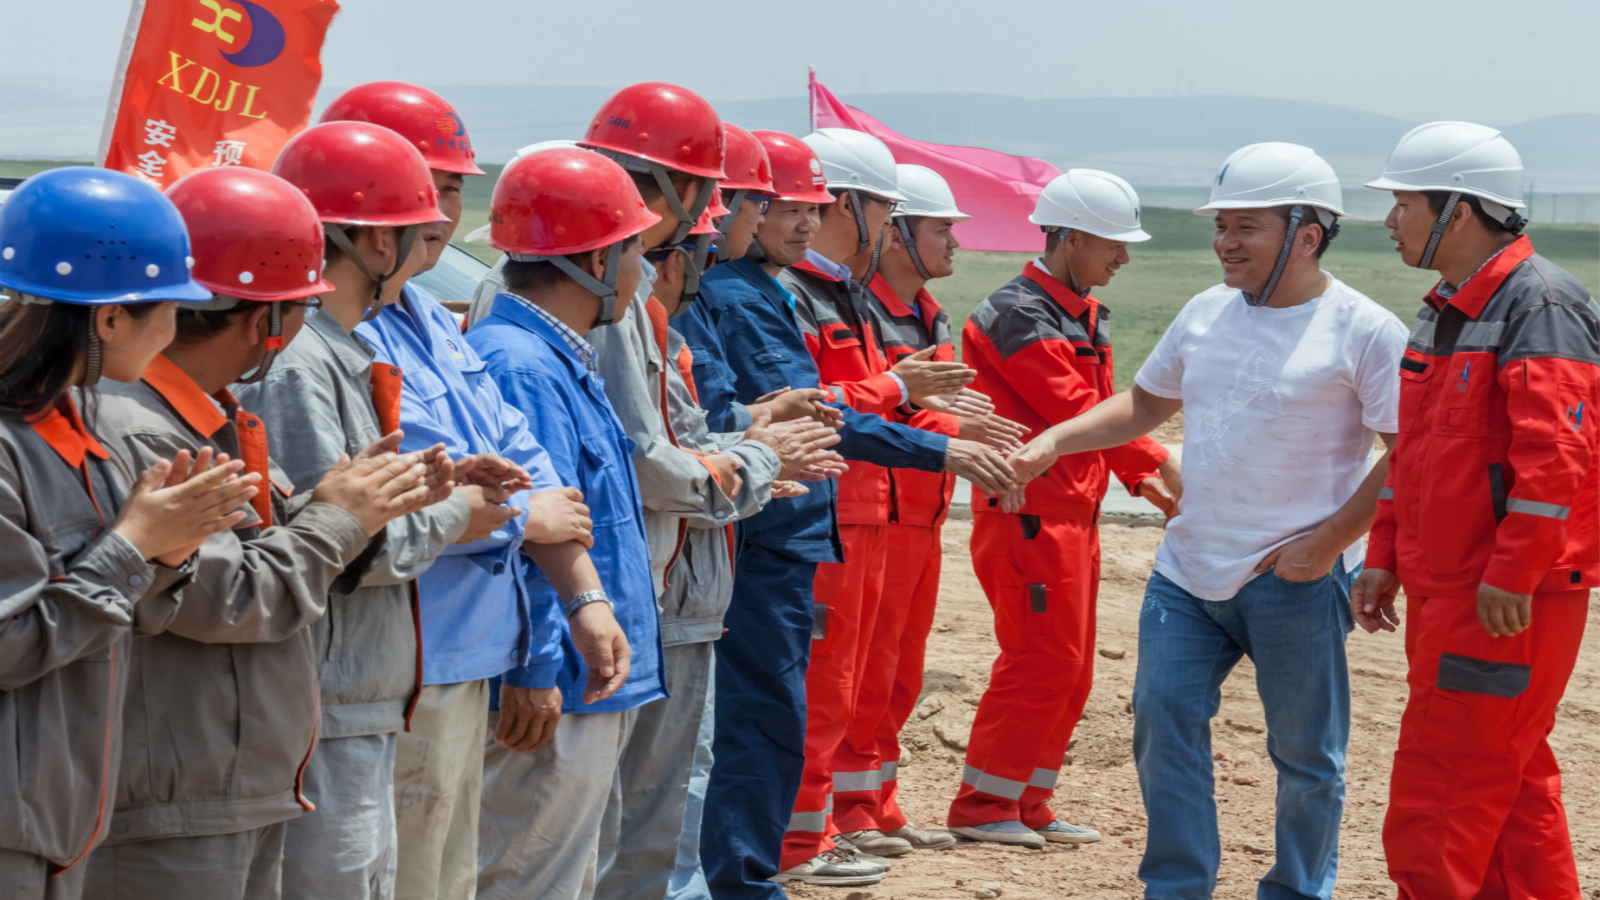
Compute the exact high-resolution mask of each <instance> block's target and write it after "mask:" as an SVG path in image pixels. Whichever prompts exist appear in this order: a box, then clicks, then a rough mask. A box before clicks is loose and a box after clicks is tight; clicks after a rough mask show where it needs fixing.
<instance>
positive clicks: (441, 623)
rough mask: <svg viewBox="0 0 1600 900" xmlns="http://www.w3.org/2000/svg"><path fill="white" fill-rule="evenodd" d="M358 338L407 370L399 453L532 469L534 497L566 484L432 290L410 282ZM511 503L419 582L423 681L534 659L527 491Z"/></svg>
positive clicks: (448, 680)
mask: <svg viewBox="0 0 1600 900" xmlns="http://www.w3.org/2000/svg"><path fill="white" fill-rule="evenodd" d="M356 333H357V334H358V335H360V336H361V338H362V339H364V340H365V341H367V343H369V344H371V345H372V347H373V349H374V350H375V351H376V352H377V359H378V360H380V361H382V362H386V363H390V364H392V365H395V366H398V367H399V368H400V370H401V372H402V375H403V378H404V381H403V382H402V388H401V392H400V427H401V428H402V429H403V430H404V431H405V435H406V436H405V441H404V443H402V444H401V445H400V448H401V450H402V451H404V452H410V451H414V450H423V449H426V448H428V447H431V446H433V445H434V444H440V443H442V444H444V445H445V449H446V451H447V452H448V453H449V454H450V456H451V457H452V458H454V457H458V456H471V455H474V454H478V453H493V454H496V455H499V456H503V457H505V458H506V459H509V460H511V461H512V462H514V463H516V464H517V465H519V466H522V467H523V468H524V469H526V470H527V471H528V474H529V476H531V477H532V479H533V492H538V491H547V490H552V489H554V488H558V487H560V486H561V479H560V478H559V477H558V476H557V475H556V472H555V469H554V467H553V466H552V465H551V462H550V456H549V454H547V453H546V452H545V450H544V448H543V447H542V446H540V445H539V442H538V441H537V440H536V439H535V438H534V436H533V434H532V432H530V431H529V429H528V421H527V419H526V418H525V417H524V416H523V415H522V413H521V412H518V411H517V409H516V408H515V407H513V406H511V405H510V404H508V403H506V402H505V401H504V400H503V399H502V398H501V396H500V390H499V388H498V387H496V386H495V383H494V380H493V379H492V378H490V377H489V376H488V374H487V373H486V372H485V371H484V363H483V360H482V359H479V358H478V354H477V353H475V352H473V350H472V348H471V347H470V346H469V345H468V344H467V342H466V340H465V339H464V338H463V337H462V335H461V329H460V326H458V325H457V324H456V321H455V318H454V317H453V316H451V315H450V312H449V311H448V310H446V309H445V308H444V307H443V306H441V305H440V304H439V301H437V300H435V299H434V298H433V297H432V296H431V295H429V294H428V292H427V291H425V290H423V289H422V288H420V287H418V286H416V285H414V284H408V285H406V286H405V289H404V291H403V293H402V299H401V301H400V302H398V303H394V304H391V305H390V306H388V307H386V308H385V309H384V311H383V312H382V313H380V314H379V315H378V317H377V318H376V319H374V320H372V321H369V322H363V323H361V324H360V325H358V326H356ZM509 505H511V506H515V507H517V508H519V509H522V510H524V512H523V513H522V514H521V515H518V516H517V517H516V518H514V519H512V520H511V521H509V522H507V523H506V524H504V525H502V526H501V527H500V529H499V530H498V531H496V532H495V533H494V534H493V535H491V536H489V537H488V538H485V539H484V540H481V541H474V542H472V543H470V544H455V545H453V546H451V547H450V549H448V550H446V551H445V554H444V555H443V556H440V557H439V559H438V560H437V561H436V562H435V563H434V564H433V566H432V568H430V569H428V571H427V572H425V573H423V574H422V576H421V577H420V578H418V579H417V589H418V594H419V599H420V609H421V618H422V648H423V651H422V681H423V683H424V684H455V683H457V682H463V681H477V680H479V679H482V678H492V677H494V676H496V675H499V674H501V673H503V672H506V671H508V670H510V669H513V668H517V667H520V666H523V665H525V664H527V662H528V661H529V658H530V653H531V648H530V640H531V635H530V631H529V609H528V603H529V601H528V596H527V590H526V587H525V585H524V584H523V580H522V579H521V578H520V577H518V574H519V571H520V568H521V566H520V565H519V559H518V556H519V554H520V553H521V547H522V533H523V530H524V528H525V527H526V526H527V521H528V516H527V513H526V511H525V510H526V509H527V508H528V494H527V493H523V494H518V495H517V496H515V497H513V498H511V500H510V501H509Z"/></svg>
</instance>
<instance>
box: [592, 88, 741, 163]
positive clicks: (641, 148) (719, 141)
mask: <svg viewBox="0 0 1600 900" xmlns="http://www.w3.org/2000/svg"><path fill="white" fill-rule="evenodd" d="M724 141H725V136H724V133H723V130H722V117H720V116H718V115H717V111H716V110H715V109H713V108H712V107H711V104H710V103H707V102H706V99H705V98H704V97H702V96H700V95H699V94H696V93H695V92H694V91H691V90H689V89H688V88H681V87H678V86H677V85H675V84H666V83H664V82H660V81H646V82H641V83H639V84H635V85H632V86H630V87H625V88H623V89H622V90H620V91H617V92H616V93H615V94H612V95H611V99H609V100H607V101H606V102H605V103H603V104H601V106H600V111H599V112H597V113H595V115H594V121H593V122H591V123H590V124H589V130H588V131H587V132H586V133H585V134H584V136H583V140H581V141H579V142H578V143H579V144H581V145H583V146H585V147H593V148H594V149H596V150H610V151H613V152H615V153H622V154H626V155H628V156H636V157H638V158H640V159H643V160H648V161H649V162H654V163H660V164H661V165H663V166H666V167H667V168H669V169H676V170H678V171H680V172H687V173H689V174H690V175H699V176H700V177H702V178H717V179H720V178H722V158H723V153H724Z"/></svg>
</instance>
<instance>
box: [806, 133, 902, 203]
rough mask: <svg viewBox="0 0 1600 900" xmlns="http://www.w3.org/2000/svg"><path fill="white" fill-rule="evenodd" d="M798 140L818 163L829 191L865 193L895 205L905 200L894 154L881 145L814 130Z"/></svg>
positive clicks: (856, 135)
mask: <svg viewBox="0 0 1600 900" xmlns="http://www.w3.org/2000/svg"><path fill="white" fill-rule="evenodd" d="M802 140H804V141H805V142H806V145H807V146H809V147H810V148H811V150H812V152H814V153H816V154H817V159H819V160H821V161H822V174H823V176H824V177H825V178H827V179H828V185H827V186H828V188H829V189H853V190H859V191H865V192H866V193H868V194H872V195H875V196H878V197H883V198H884V199H886V200H893V201H895V202H897V203H898V202H900V201H901V200H904V199H906V197H905V195H904V194H902V193H900V187H899V181H898V179H897V178H896V176H895V163H894V154H893V153H890V152H889V148H888V147H887V146H885V145H884V143H883V141H880V140H878V139H877V138H875V137H873V136H872V135H870V134H867V133H866V132H863V131H852V130H850V129H848V128H818V129H817V130H816V131H813V132H811V133H810V134H808V135H806V136H805V137H804V138H802Z"/></svg>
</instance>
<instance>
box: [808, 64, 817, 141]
mask: <svg viewBox="0 0 1600 900" xmlns="http://www.w3.org/2000/svg"><path fill="white" fill-rule="evenodd" d="M806 69H807V70H808V71H809V73H810V74H809V75H808V76H807V77H806V111H807V117H808V118H809V119H810V121H811V130H812V131H816V130H817V67H816V66H806Z"/></svg>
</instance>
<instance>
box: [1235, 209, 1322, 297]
mask: <svg viewBox="0 0 1600 900" xmlns="http://www.w3.org/2000/svg"><path fill="white" fill-rule="evenodd" d="M1305 216H1306V208H1305V207H1304V206H1302V205H1301V204H1299V203H1296V204H1295V205H1294V206H1291V207H1290V208H1289V227H1288V228H1287V229H1285V230H1284V232H1283V249H1282V250H1279V251H1278V262H1277V263H1276V264H1275V265H1274V266H1273V267H1272V274H1271V275H1270V276H1268V277H1267V286H1266V287H1264V288H1262V289H1261V293H1260V294H1259V295H1255V294H1251V293H1250V292H1249V291H1240V293H1242V294H1244V302H1246V303H1248V304H1250V305H1251V306H1266V305H1267V301H1268V300H1271V299H1272V292H1273V291H1275V290H1277V289H1278V280H1279V279H1281V278H1283V270H1284V269H1287V268H1288V267H1289V254H1290V253H1291V252H1293V250H1294V238H1295V235H1297V234H1299V233H1300V223H1301V222H1302V221H1304V220H1305Z"/></svg>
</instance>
